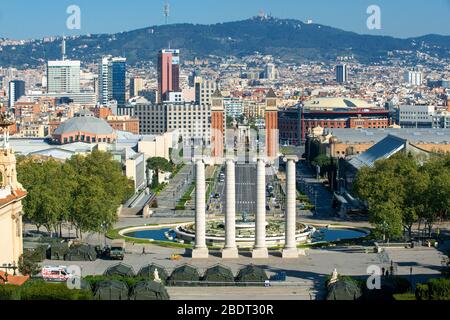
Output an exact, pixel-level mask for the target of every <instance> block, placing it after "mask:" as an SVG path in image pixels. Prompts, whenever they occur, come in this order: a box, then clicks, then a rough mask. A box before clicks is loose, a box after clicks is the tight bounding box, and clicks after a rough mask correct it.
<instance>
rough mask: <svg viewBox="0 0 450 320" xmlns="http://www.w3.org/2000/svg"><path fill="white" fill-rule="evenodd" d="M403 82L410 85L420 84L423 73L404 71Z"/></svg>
mask: <svg viewBox="0 0 450 320" xmlns="http://www.w3.org/2000/svg"><path fill="white" fill-rule="evenodd" d="M404 79H405V82H406V83H408V84H410V85H412V86H417V87H418V86H421V85H422V82H423V74H422V72H420V71H406V72H405V75H404Z"/></svg>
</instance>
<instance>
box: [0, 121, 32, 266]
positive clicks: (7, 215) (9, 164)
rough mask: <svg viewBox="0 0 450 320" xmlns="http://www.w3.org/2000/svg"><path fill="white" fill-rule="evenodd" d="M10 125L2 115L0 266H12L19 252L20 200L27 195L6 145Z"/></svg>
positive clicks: (10, 151)
mask: <svg viewBox="0 0 450 320" xmlns="http://www.w3.org/2000/svg"><path fill="white" fill-rule="evenodd" d="M13 123H14V121H13V120H12V119H11V118H9V117H8V116H7V115H6V114H5V113H2V114H0V130H1V133H2V134H3V141H2V142H1V145H0V174H1V185H0V265H3V264H6V265H15V266H17V264H18V262H19V257H20V256H21V255H22V253H23V239H22V200H23V199H24V198H25V197H26V195H27V192H26V191H25V190H24V188H23V187H22V185H21V184H20V183H19V182H18V181H17V172H16V157H15V156H14V152H13V150H12V149H11V148H10V146H9V131H8V128H9V126H11V125H12V124H13Z"/></svg>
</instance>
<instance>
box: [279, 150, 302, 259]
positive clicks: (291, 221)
mask: <svg viewBox="0 0 450 320" xmlns="http://www.w3.org/2000/svg"><path fill="white" fill-rule="evenodd" d="M284 161H285V162H286V213H285V219H286V226H285V236H286V239H285V244H284V249H283V258H285V259H289V258H298V256H299V251H298V249H297V242H296V240H295V231H296V223H297V222H296V201H297V188H296V168H295V163H296V162H297V161H298V158H297V157H296V156H287V157H285V158H284Z"/></svg>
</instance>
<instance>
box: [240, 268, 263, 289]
mask: <svg viewBox="0 0 450 320" xmlns="http://www.w3.org/2000/svg"><path fill="white" fill-rule="evenodd" d="M266 280H269V277H268V276H267V274H266V272H265V271H264V269H263V268H260V267H257V266H254V265H249V266H246V267H244V268H242V269H241V270H239V273H238V275H237V277H236V282H240V283H241V285H245V286H258V285H264V282H265V281H266Z"/></svg>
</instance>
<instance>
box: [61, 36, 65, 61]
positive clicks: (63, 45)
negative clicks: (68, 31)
mask: <svg viewBox="0 0 450 320" xmlns="http://www.w3.org/2000/svg"><path fill="white" fill-rule="evenodd" d="M61 53H62V60H63V61H65V60H66V36H63V39H62V45H61Z"/></svg>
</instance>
